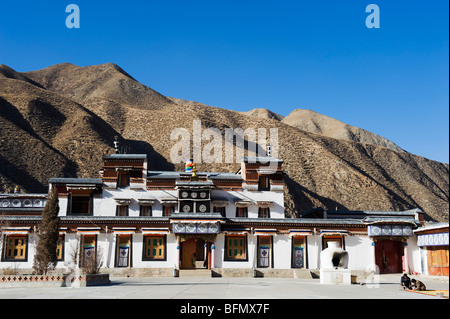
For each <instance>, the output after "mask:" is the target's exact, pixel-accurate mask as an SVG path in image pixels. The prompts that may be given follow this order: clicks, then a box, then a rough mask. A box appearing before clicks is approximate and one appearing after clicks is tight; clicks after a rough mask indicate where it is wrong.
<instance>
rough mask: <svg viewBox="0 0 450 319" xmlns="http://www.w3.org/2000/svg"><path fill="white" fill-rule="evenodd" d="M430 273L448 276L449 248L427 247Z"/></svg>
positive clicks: (431, 274)
mask: <svg viewBox="0 0 450 319" xmlns="http://www.w3.org/2000/svg"><path fill="white" fill-rule="evenodd" d="M427 250H428V275H430V276H448V248H447V247H442V246H431V247H427Z"/></svg>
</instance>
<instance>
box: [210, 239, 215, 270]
mask: <svg viewBox="0 0 450 319" xmlns="http://www.w3.org/2000/svg"><path fill="white" fill-rule="evenodd" d="M215 255H216V245H215V244H214V242H212V243H211V269H212V268H215V259H216V258H215Z"/></svg>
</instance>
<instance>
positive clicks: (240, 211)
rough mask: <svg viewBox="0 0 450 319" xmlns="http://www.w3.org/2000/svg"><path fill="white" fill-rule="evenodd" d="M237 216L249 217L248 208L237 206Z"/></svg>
mask: <svg viewBox="0 0 450 319" xmlns="http://www.w3.org/2000/svg"><path fill="white" fill-rule="evenodd" d="M236 217H248V208H247V207H236Z"/></svg>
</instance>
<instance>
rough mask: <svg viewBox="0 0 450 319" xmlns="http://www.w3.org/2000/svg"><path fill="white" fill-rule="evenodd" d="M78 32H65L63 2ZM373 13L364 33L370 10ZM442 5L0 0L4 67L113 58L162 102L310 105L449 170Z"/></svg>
mask: <svg viewBox="0 0 450 319" xmlns="http://www.w3.org/2000/svg"><path fill="white" fill-rule="evenodd" d="M71 3H73V4H77V5H78V6H79V8H80V24H81V27H80V28H79V29H68V28H67V27H66V24H65V20H66V17H67V16H68V15H69V13H66V12H65V8H66V6H67V5H69V4H71ZM371 3H374V4H377V5H378V7H379V8H380V28H379V29H369V28H367V27H366V24H365V20H366V17H367V16H368V15H369V13H366V12H365V8H366V6H367V5H369V4H371ZM448 11H449V3H448V1H447V0H433V1H424V0H422V1H405V0H389V1H386V0H367V1H365V0H345V1H344V0H341V1H336V0H335V1H331V0H330V1H324V0H317V1H303V0H296V1H294V0H289V1H288V0H277V1H266V0H258V1H256V0H240V1H235V0H228V1H223V0H217V1H215V0H209V1H203V0H202V1H196V0H191V1H185V0H184V1H178V0H172V1H151V0H148V1H132V0H131V1H92V0H91V1H85V0H68V1H3V2H2V4H1V5H0V13H1V15H0V17H1V18H0V64H6V65H8V66H10V67H12V68H13V69H15V70H17V71H30V70H36V69H41V68H45V67H47V66H50V65H53V64H57V63H63V62H70V63H73V64H77V65H80V66H87V65H93V64H102V63H106V62H112V63H116V64H118V65H120V66H121V67H122V68H123V69H124V70H125V71H127V72H128V73H129V74H130V75H132V76H133V77H134V78H136V79H137V80H138V81H140V82H141V83H143V84H145V85H147V86H149V87H151V88H153V89H155V90H157V91H159V92H160V93H162V94H164V95H166V96H173V97H177V98H182V99H187V100H194V101H198V102H202V103H205V104H208V105H213V106H218V107H223V108H227V109H233V110H237V111H248V110H250V109H252V108H256V107H263V108H268V109H270V110H272V111H274V112H276V113H278V114H281V115H283V116H286V115H288V114H289V113H290V112H291V111H292V110H294V109H296V108H303V109H305V108H307V109H312V110H314V111H316V112H319V113H321V114H325V115H328V116H331V117H333V118H336V119H338V120H341V121H343V122H346V123H348V124H351V125H354V126H358V127H361V128H364V129H366V130H369V131H371V132H374V133H377V134H379V135H381V136H383V137H386V138H388V139H390V140H392V141H393V142H395V143H397V144H398V145H399V146H400V147H402V148H404V149H405V150H407V151H409V152H411V153H414V154H417V155H421V156H424V157H426V158H429V159H433V160H438V161H441V162H446V163H448V162H449V146H448V145H449V89H448V86H449V42H448V39H449V33H448V30H449V16H448Z"/></svg>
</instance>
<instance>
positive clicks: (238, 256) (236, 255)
mask: <svg viewBox="0 0 450 319" xmlns="http://www.w3.org/2000/svg"><path fill="white" fill-rule="evenodd" d="M225 246H226V247H225V250H226V254H225V258H226V260H228V261H244V260H247V237H246V236H245V235H244V236H226V239H225Z"/></svg>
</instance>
